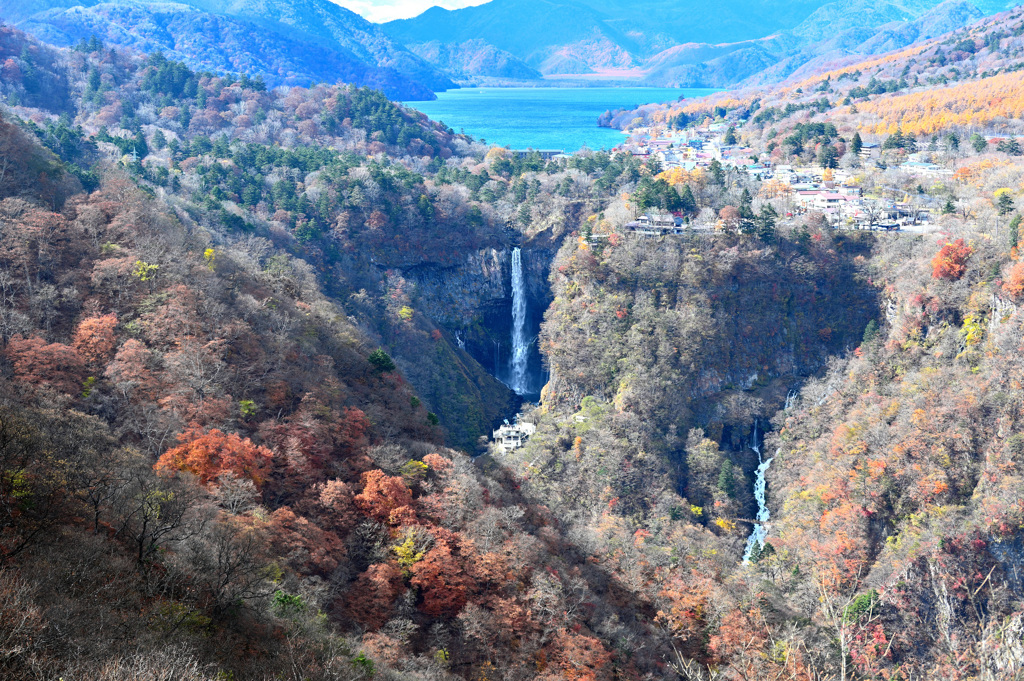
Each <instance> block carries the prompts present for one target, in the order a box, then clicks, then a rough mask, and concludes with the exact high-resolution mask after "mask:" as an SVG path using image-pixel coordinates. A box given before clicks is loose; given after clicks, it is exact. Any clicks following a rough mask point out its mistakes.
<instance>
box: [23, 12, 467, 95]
mask: <svg viewBox="0 0 1024 681" xmlns="http://www.w3.org/2000/svg"><path fill="white" fill-rule="evenodd" d="M33 9H34V10H35V11H34V12H33V11H32V10H33ZM9 12H10V16H11V17H12V18H14V19H15V20H16V21H17V24H18V25H19V26H20V27H22V28H24V29H25V30H27V31H29V32H31V33H34V34H35V35H38V36H40V37H41V38H43V39H45V40H47V41H49V42H51V43H53V44H58V45H71V44H75V43H77V42H78V41H79V40H81V39H83V38H86V39H87V38H89V36H90V35H92V34H96V35H98V36H100V37H101V38H103V39H104V41H105V42H106V43H108V44H112V45H116V46H120V47H128V48H132V49H138V50H140V51H143V52H151V51H154V50H163V51H165V52H167V53H168V54H170V55H172V56H173V57H174V58H177V59H183V60H185V61H186V62H188V63H190V64H192V65H193V66H195V67H196V68H202V69H209V70H214V71H231V72H248V73H249V74H250V75H253V76H255V75H256V74H261V75H263V76H264V78H265V79H266V80H267V82H268V83H269V84H271V85H298V84H310V83H316V82H329V83H333V82H336V81H339V80H341V81H343V82H350V83H354V84H356V85H370V86H372V87H375V88H380V89H382V90H384V91H385V92H386V93H388V94H389V95H390V96H393V97H395V98H398V99H430V98H432V97H433V95H432V94H431V92H432V91H434V90H444V89H446V88H449V87H453V86H454V83H452V81H451V80H450V79H448V78H447V77H445V76H444V75H442V74H441V73H440V72H438V71H437V69H435V68H434V67H432V66H431V65H429V64H427V63H426V62H424V61H423V60H422V59H420V58H419V57H417V56H416V55H414V54H412V53H411V52H409V51H408V50H406V49H404V48H402V47H400V46H397V45H395V44H394V43H393V42H392V41H391V40H390V39H389V38H388V37H387V36H386V35H384V34H383V33H382V32H381V31H380V29H379V28H377V27H376V26H374V25H373V24H370V23H369V22H367V21H365V20H364V19H362V18H361V17H359V16H358V15H356V14H354V13H352V12H350V11H349V10H346V9H344V8H342V7H339V6H337V5H334V4H333V3H330V2H327V1H326V0H324V1H323V2H316V1H315V0H307V1H306V2H303V3H301V4H298V3H284V2H274V1H272V0H264V2H261V3H258V4H252V3H228V2H213V1H207V0H197V1H196V2H191V3H160V2H145V1H143V2H118V3H95V2H84V3H81V4H76V5H70V4H69V3H67V2H63V1H61V0H56V1H55V2H52V3H42V4H25V3H22V4H20V5H15V6H12V7H11V8H10V10H9ZM269 17H275V18H273V19H271V18H269Z"/></svg>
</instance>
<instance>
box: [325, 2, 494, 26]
mask: <svg viewBox="0 0 1024 681" xmlns="http://www.w3.org/2000/svg"><path fill="white" fill-rule="evenodd" d="M333 1H334V2H336V3H338V4H339V5H341V6H342V7H347V8H348V9H350V10H352V11H353V12H357V13H358V14H362V15H363V16H364V17H366V18H367V19H369V20H370V21H376V22H378V23H379V22H383V21H391V20H392V19H407V18H409V17H414V16H416V15H417V14H422V13H423V12H424V11H425V10H427V9H429V8H430V7H433V6H434V5H438V6H439V7H444V8H446V9H459V8H460V7H469V6H470V5H482V4H484V3H485V2H487V1H488V0H333Z"/></svg>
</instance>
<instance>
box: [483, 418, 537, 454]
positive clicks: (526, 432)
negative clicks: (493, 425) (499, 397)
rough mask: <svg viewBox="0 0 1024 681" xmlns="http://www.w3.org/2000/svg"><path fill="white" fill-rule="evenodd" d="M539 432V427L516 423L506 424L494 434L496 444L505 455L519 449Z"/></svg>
mask: <svg viewBox="0 0 1024 681" xmlns="http://www.w3.org/2000/svg"><path fill="white" fill-rule="evenodd" d="M535 432H537V426H535V425H534V424H532V423H516V424H515V425H509V424H507V423H506V424H505V425H503V426H501V427H500V428H498V429H497V430H496V431H494V432H493V433H492V437H493V439H494V443H495V444H496V445H498V447H500V448H501V450H502V451H503V452H504V453H506V454H507V453H508V452H511V451H512V450H513V449H519V448H520V447H522V446H523V445H524V444H525V443H526V441H527V440H528V439H529V438H530V436H531V435H533V434H534V433H535Z"/></svg>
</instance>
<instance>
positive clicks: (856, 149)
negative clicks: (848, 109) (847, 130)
mask: <svg viewBox="0 0 1024 681" xmlns="http://www.w3.org/2000/svg"><path fill="white" fill-rule="evenodd" d="M863 148H864V140H862V139H861V138H860V133H859V132H855V133H853V139H852V140H851V141H850V151H851V152H853V154H854V155H857V154H859V153H860V152H861V149H863Z"/></svg>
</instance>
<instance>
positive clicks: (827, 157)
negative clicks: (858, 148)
mask: <svg viewBox="0 0 1024 681" xmlns="http://www.w3.org/2000/svg"><path fill="white" fill-rule="evenodd" d="M818 165H820V166H821V167H822V168H833V169H834V168H838V167H839V152H837V151H836V148H835V147H833V146H832V145H831V144H825V145H822V147H821V150H820V151H818Z"/></svg>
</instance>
